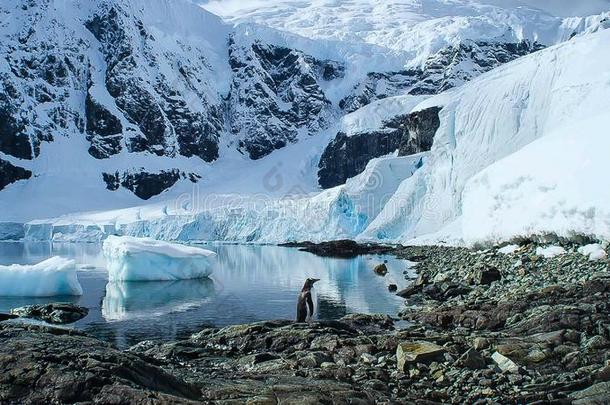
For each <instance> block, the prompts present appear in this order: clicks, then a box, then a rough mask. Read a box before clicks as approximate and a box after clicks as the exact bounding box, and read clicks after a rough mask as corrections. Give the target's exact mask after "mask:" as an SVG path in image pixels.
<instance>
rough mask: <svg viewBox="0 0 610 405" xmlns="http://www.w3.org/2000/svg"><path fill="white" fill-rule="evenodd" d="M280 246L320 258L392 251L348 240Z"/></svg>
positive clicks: (347, 257) (381, 246)
mask: <svg viewBox="0 0 610 405" xmlns="http://www.w3.org/2000/svg"><path fill="white" fill-rule="evenodd" d="M280 246H285V247H297V248H299V250H301V251H304V252H309V253H313V254H315V255H317V256H322V257H338V258H346V259H349V258H353V257H357V256H360V255H366V254H384V253H389V252H392V251H394V249H395V248H394V247H392V246H383V245H376V244H368V243H364V244H362V243H357V242H355V241H353V240H349V239H341V240H335V241H329V242H320V243H313V242H289V243H282V244H280Z"/></svg>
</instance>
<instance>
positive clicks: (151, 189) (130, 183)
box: [102, 169, 199, 200]
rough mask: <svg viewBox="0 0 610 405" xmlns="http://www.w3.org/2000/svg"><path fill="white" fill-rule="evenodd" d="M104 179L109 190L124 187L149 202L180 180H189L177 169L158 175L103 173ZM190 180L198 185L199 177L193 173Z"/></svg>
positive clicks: (146, 173) (143, 172) (189, 176)
mask: <svg viewBox="0 0 610 405" xmlns="http://www.w3.org/2000/svg"><path fill="white" fill-rule="evenodd" d="M102 177H103V179H104V182H105V183H106V188H107V189H108V190H111V191H115V190H118V189H119V186H122V187H124V188H126V189H128V190H130V191H132V192H133V193H134V194H135V195H137V196H138V197H140V198H141V199H143V200H148V199H149V198H151V197H154V196H156V195H159V194H161V193H162V192H163V191H165V190H167V189H169V188H170V187H172V186H173V185H174V184H176V182H177V181H178V180H180V179H185V178H187V175H186V174H185V173H182V172H180V170H177V169H172V170H162V171H160V172H158V173H148V172H145V171H143V169H142V171H140V172H124V173H119V172H116V173H103V174H102ZM188 179H189V180H190V181H192V182H193V183H196V182H197V181H198V179H199V177H198V176H197V175H194V174H192V173H191V174H189V175H188Z"/></svg>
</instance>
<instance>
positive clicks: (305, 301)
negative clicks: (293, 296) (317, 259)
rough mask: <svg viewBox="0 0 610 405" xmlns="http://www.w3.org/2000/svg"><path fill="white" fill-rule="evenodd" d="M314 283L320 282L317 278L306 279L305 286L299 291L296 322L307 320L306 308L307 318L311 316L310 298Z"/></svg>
mask: <svg viewBox="0 0 610 405" xmlns="http://www.w3.org/2000/svg"><path fill="white" fill-rule="evenodd" d="M316 281H320V279H318V278H308V279H307V280H305V285H303V289H301V293H300V294H299V300H298V302H297V322H305V320H306V319H307V307H309V317H310V318H311V317H312V316H313V309H314V308H313V299H312V298H311V289H312V288H313V284H314V283H315V282H316Z"/></svg>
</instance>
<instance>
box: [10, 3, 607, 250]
mask: <svg viewBox="0 0 610 405" xmlns="http://www.w3.org/2000/svg"><path fill="white" fill-rule="evenodd" d="M225 1H226V0H225ZM225 1H223V2H220V3H218V2H212V3H208V4H206V5H204V6H205V7H206V8H207V9H208V10H211V11H213V12H215V13H218V14H221V15H222V17H223V18H224V20H223V18H220V17H218V16H216V15H214V14H212V13H210V12H208V11H206V10H204V9H202V8H201V7H199V6H197V5H195V4H193V3H190V2H187V1H184V0H151V1H144V0H96V1H81V0H44V1H37V2H34V1H28V0H21V1H16V2H11V3H4V4H1V5H0V37H1V41H0V89H1V91H0V168H1V169H2V171H1V172H0V190H1V191H0V197H1V198H0V212H2V215H1V216H0V222H7V223H8V222H10V223H12V224H11V225H8V224H5V225H4V226H2V227H1V228H2V231H0V234H3V237H4V238H11V237H20V235H21V236H24V235H25V234H26V232H27V233H28V237H32V238H41V239H49V238H55V239H62V238H67V239H70V238H76V237H84V238H97V237H99V236H100V235H103V234H105V233H109V232H110V233H112V232H116V230H117V229H118V230H119V232H123V233H129V234H136V235H152V236H155V237H158V238H166V239H231V240H248V241H282V240H288V239H318V240H320V239H329V238H335V237H352V238H355V237H362V238H373V239H385V240H393V241H395V240H401V241H404V240H407V239H410V238H412V237H415V236H419V235H423V234H428V233H430V232H435V231H438V230H440V229H442V228H443V227H445V225H447V224H448V223H449V222H451V221H453V220H454V219H456V218H459V217H460V216H461V215H462V213H463V212H462V211H464V212H470V211H467V210H466V209H465V207H467V206H468V207H469V206H472V204H471V203H468V204H467V205H463V204H466V202H467V201H471V200H469V199H468V198H466V197H464V199H463V200H462V195H461V194H462V191H463V190H465V189H466V190H475V191H472V192H473V193H482V192H483V191H481V187H483V186H479V188H476V189H475V188H471V186H468V187H466V183H467V182H468V181H469V179H470V178H471V177H473V176H475V175H476V174H477V173H478V172H479V171H481V170H483V169H485V168H486V167H487V166H489V165H491V164H492V163H494V162H496V161H497V160H499V159H500V158H501V157H504V156H508V155H509V154H511V153H513V152H516V151H517V150H519V148H521V147H523V146H525V145H526V144H527V142H529V141H532V140H534V139H536V138H538V137H541V136H542V135H544V134H545V133H546V132H543V130H542V129H541V128H540V127H535V129H536V131H538V132H536V133H535V134H532V133H528V134H529V135H528V137H525V138H523V140H520V141H518V142H517V141H515V142H513V140H512V138H511V137H514V136H517V135H515V134H514V131H513V130H516V129H515V128H516V127H515V126H514V125H513V126H512V127H511V126H507V124H506V123H504V122H502V123H496V124H490V123H488V122H487V121H482V122H483V123H479V124H476V125H477V126H476V128H475V129H476V130H477V131H479V130H480V132H477V133H476V136H477V137H482V139H478V138H476V137H475V138H476V139H478V140H477V141H476V142H474V141H473V143H472V144H471V143H467V144H468V147H470V148H471V149H472V150H470V149H469V152H468V153H472V156H471V157H469V158H468V159H471V160H473V163H472V164H470V165H466V166H464V167H468V170H466V169H464V173H463V174H459V173H461V172H460V170H458V169H457V168H459V167H461V166H460V159H461V156H462V155H460V153H462V152H461V149H459V150H458V152H459V153H458V152H455V151H454V152H448V151H447V150H444V149H443V148H446V147H448V146H447V145H453V144H455V143H456V141H455V139H457V138H459V137H457V136H455V135H447V131H449V129H448V128H452V130H455V131H458V132H456V133H459V134H462V132H459V131H460V129H459V128H458V127H456V125H458V124H459V122H458V121H451V120H452V119H453V118H452V117H453V116H452V115H451V111H452V110H451V108H454V107H453V106H455V108H458V109H459V106H460V105H462V104H464V105H467V103H466V102H464V101H462V99H461V98H460V97H465V98H464V100H470V98H468V97H467V96H463V94H466V93H465V92H471V93H468V94H475V95H478V96H479V97H481V96H482V94H479V93H480V92H482V91H483V90H484V91H485V93H484V94H485V95H486V97H487V98H488V99H489V100H490V103H492V104H493V107H494V108H498V109H500V110H497V111H496V110H493V111H492V110H491V108H492V106H491V105H484V106H485V107H486V108H487V109H489V114H488V115H484V116H482V117H481V118H479V119H480V120H484V119H487V120H490V119H491V118H490V117H495V116H496V115H497V114H500V115H501V116H503V117H513V118H511V119H513V120H518V119H520V118H514V114H513V115H511V114H512V112H513V109H515V108H517V107H507V106H506V103H507V102H508V101H507V98H508V100H509V101H511V102H512V103H513V104H514V105H517V106H519V105H521V104H523V105H529V104H528V103H529V100H531V99H532V98H533V95H532V94H530V93H529V92H525V91H523V92H520V93H518V94H516V95H514V97H512V95H511V94H512V93H511V90H510V88H509V87H510V86H511V84H506V86H508V87H502V86H500V85H497V83H494V85H490V86H488V85H487V84H486V83H488V81H489V80H490V79H489V78H490V77H494V75H499V74H503V75H505V77H506V79H505V81H503V82H502V83H513V82H514V83H521V81H523V82H527V81H528V80H531V79H532V77H531V76H532V74H531V72H529V71H527V72H526V71H525V70H523V69H521V68H518V66H521V64H524V63H528V62H522V61H523V60H525V61H536V62H529V63H534V64H535V63H538V64H539V70H540V71H542V72H549V73H548V74H551V73H552V72H553V69H554V68H556V66H555V65H557V63H556V62H553V60H554V59H553V58H556V57H557V55H559V54H561V53H562V52H566V51H564V50H562V49H568V47H569V46H576V47H578V48H579V49H582V52H583V53H587V49H586V48H587V47H591V46H593V45H591V44H593V43H594V42H595V41H594V40H593V39H590V38H600V37H603V35H605V33H596V31H598V30H602V29H603V28H605V27H606V26H607V25H608V22H607V21H608V15H610V13H606V14H601V15H597V16H589V17H586V16H579V15H576V14H574V13H568V15H573V16H572V17H565V16H563V15H559V14H560V13H550V12H549V11H548V10H546V11H545V10H540V9H535V8H533V6H532V5H531V4H529V5H526V4H524V3H522V2H517V1H514V2H511V4H510V5H509V4H508V3H506V2H497V1H492V0H489V1H486V2H483V1H476V2H474V1H466V0H451V1H449V0H426V1H412V0H403V1H398V0H395V1H390V2H383V3H379V2H373V1H369V0H352V1H347V2H341V3H337V2H331V1H326V0H315V1H310V2H298V3H297V2H291V1H274V2H265V3H264V4H262V3H261V4H258V5H256V7H250V5H255V4H254V3H250V2H249V3H248V4H249V6H248V7H242V8H239V9H233V8H231V5H232V4H233V3H231V2H230V1H229V2H225ZM532 2H534V0H532V1H530V2H529V3H532ZM500 3H501V5H500ZM513 3H514V4H513ZM597 7H598V8H595V9H594V10H588V11H594V12H597V11H602V10H603V9H604V8H603V2H600V3H598V4H597ZM562 10H563V11H566V9H565V8H564V9H562ZM566 12H567V11H566ZM565 41H567V44H568V45H564V47H562V46H559V47H553V48H550V49H549V50H544V51H540V52H536V51H539V50H540V49H543V48H546V47H549V46H553V45H554V44H556V43H561V42H565ZM573 44H579V45H573ZM585 44H589V45H585ZM597 51H598V53H599V55H598V54H595V53H590V54H587V55H588V57H589V58H590V59H591V60H596V59H599V60H602V58H603V50H602V49H601V48H600V49H597ZM532 52H535V54H534V55H537V56H536V57H534V55H531V56H528V55H529V54H530V53H532ZM538 55H539V56H538ZM537 58H538V59H537ZM515 59H517V60H515ZM511 61H513V62H511ZM508 62H511V63H508ZM504 64H507V65H506V68H501V67H499V66H500V65H504ZM515 66H517V67H515ZM520 69H521V70H520ZM557 69H558V71H556V72H555V73H553V74H554V75H555V76H560V75H561V74H564V71H565V70H569V69H575V68H574V67H572V66H567V64H566V66H563V65H562V66H561V68H557ZM603 71H604V70H603V69H602V68H600V71H597V72H583V74H585V73H586V74H592V75H594V74H597V75H598V76H599V74H600V73H603ZM486 72H487V73H486ZM500 72H508V73H500ZM479 75H483V76H482V77H481V79H480V80H479V79H475V78H476V77H477V76H479ZM555 76H554V77H555ZM473 79H475V80H474V81H473V82H470V81H471V80H473ZM486 80H487V81H486ZM582 80H583V82H582V83H578V85H579V86H586V85H588V84H590V83H593V82H594V78H593V77H591V78H589V77H583V78H582ZM469 82H470V83H469ZM477 83H478V84H477ZM514 83H513V85H515V86H516V84H514ZM496 85H497V88H495V87H494V86H496ZM477 86H479V87H477ZM481 86H482V87H481ZM602 88H605V87H603V86H602ZM547 90H548V91H550V90H549V89H546V90H545V89H542V90H537V91H538V93H536V94H539V97H547V98H548V97H550V96H551V95H550V94H547V93H545V91H547ZM532 91H533V90H532ZM602 91H603V90H602ZM488 93H489V94H488ZM570 94H571V93H570ZM583 97H588V96H587V95H585V96H583ZM458 99H459V100H460V101H459V102H458V101H455V100H458ZM451 100H454V101H451ZM557 103H560V102H559V101H557ZM566 103H567V101H566ZM513 104H511V105H513ZM558 105H559V104H558ZM601 106H604V104H603V103H602V104H601ZM464 108H465V107H464ZM472 108H473V109H478V110H481V109H482V106H481V105H478V104H476V103H474V102H473V105H472ZM557 108H560V107H557ZM478 110H477V111H478ZM459 111H462V110H461V109H460V110H459ZM528 111H530V110H528ZM545 111H547V110H545V109H543V108H542V107H541V109H532V110H531V111H530V113H531V114H532V115H535V114H543V115H544V114H546V113H545ZM578 111H580V110H578ZM507 112H511V114H507ZM464 114H465V113H464ZM469 114H470V115H473V114H475V111H471V112H470V113H469ZM570 114H572V112H569V114H564V116H565V117H572V118H573V120H577V119H580V116H579V115H573V114H572V115H570ZM574 114H576V113H574ZM466 115H468V114H466ZM543 115H541V116H539V117H538V116H537V117H538V118H536V119H537V120H539V121H540V120H545V119H546V118H545V117H544V116H543ZM469 117H470V116H469ZM506 119H507V120H509V118H506ZM532 119H533V118H532ZM562 119H563V118H562ZM448 120H449V121H448ZM509 121H510V120H509ZM511 122H512V121H511ZM541 122H542V121H541ZM545 122H546V121H545ZM500 124H502V125H504V127H505V128H507V129H506V133H502V134H501V135H497V136H496V135H494V133H493V131H497V130H498V128H496V126H495V125H500ZM464 125H466V127H467V128H468V130H470V127H468V125H475V124H464ZM519 128H520V127H519ZM511 131H513V132H511ZM530 132H531V131H530ZM468 134H470V132H468ZM454 138H455V139H454ZM465 139H468V140H470V135H468V136H466V138H465ZM488 139H489V140H490V141H489V142H487V143H486V142H483V141H485V140H488ZM468 142H470V141H468ZM496 142H497V144H496ZM513 143H514V145H513ZM511 145H512V146H511ZM454 146H455V145H454ZM511 147H512V149H511ZM477 148H478V149H477ZM481 148H486V149H481ZM494 148H499V150H501V152H498V153H495V152H493V150H495V149H494ZM441 151H442V152H441ZM492 152H493V153H492ZM388 154H392V156H391V157H389V158H382V156H385V155H388ZM443 165H445V166H443ZM447 165H450V166H447ZM452 165H457V166H452ZM443 167H444V168H443ZM436 170H439V171H441V172H443V171H444V170H448V173H451V175H450V176H457V177H456V178H455V179H454V178H453V177H449V178H446V179H444V180H439V179H441V178H442V176H440V175H437V174H435V173H436ZM354 176H355V177H354ZM438 182H440V183H441V184H445V186H446V187H449V188H445V189H442V190H443V191H442V192H441V191H438V190H441V188H438V187H440V186H438V185H437V186H438V187H437V186H435V185H434V184H436V183H438ZM343 183H345V184H343ZM318 184H320V185H322V186H324V187H331V186H335V185H339V187H337V188H333V189H330V190H327V191H323V192H319V191H318V190H319V185H318ZM415 184H417V186H415ZM477 184H484V183H482V182H479V183H477ZM435 187H437V188H435ZM472 187H474V186H472ZM430 190H432V191H431V192H430V193H429V192H428V191H430ZM477 190H478V191H477ZM495 192H498V191H497V190H496V191H495ZM428 194H429V195H431V196H433V197H430V198H433V199H437V198H440V199H441V200H442V204H440V206H439V211H438V220H435V221H436V222H434V221H432V222H430V221H428V220H427V219H426V218H427V216H428V214H427V211H426V212H424V211H425V210H424V211H421V209H420V208H421V207H419V205H418V204H422V202H421V200H420V198H423V197H424V196H427V195H428ZM473 195H476V194H473ZM404 196H407V197H406V200H403V199H402V198H403V197H404ZM425 198H428V197H425ZM143 199H147V200H150V203H149V204H147V205H146V206H142V204H143V201H142V200H143ZM389 204H391V205H393V206H395V207H400V210H399V211H400V213H399V214H397V212H398V211H391V208H389ZM425 205H426V206H427V207H429V206H430V205H429V204H427V203H426V204H425ZM134 206H136V208H128V207H134ZM117 210H118V211H117ZM83 211H99V212H98V213H95V214H87V215H81V214H77V215H75V214H73V213H76V212H83ZM473 211H476V212H479V213H480V212H484V211H483V210H477V209H474V210H473ZM312 213H316V214H315V215H312ZM64 214H69V215H68V216H66V217H64V218H62V219H60V220H45V218H52V217H57V216H59V215H64ZM434 215H436V214H434ZM434 215H433V216H434ZM33 219H40V220H41V221H38V222H33V223H32V224H31V226H30V225H28V226H27V227H26V228H25V229H24V228H23V227H22V226H21V225H19V224H20V223H23V222H24V221H30V220H33ZM312 221H314V222H315V223H311V222H312ZM427 221H428V222H430V223H428V222H427ZM496 222H498V223H499V221H496ZM51 223H53V224H55V227H53V226H50V225H48V224H51ZM75 224H81V225H82V226H81V225H75ZM490 226H491V225H490ZM497 226H500V225H497ZM464 229H466V228H464ZM113 230H114V231H113ZM460 230H461V228H460ZM486 232H487V231H486ZM490 232H492V231H491V230H490V231H489V232H487V233H484V234H479V235H477V236H476V237H474V236H473V237H472V239H477V240H484V239H488V238H489V233H490ZM493 232H497V229H496V230H493ZM583 232H584V231H583ZM474 233H476V232H474V231H473V235H474ZM601 234H603V232H602V233H601ZM70 235H72V236H70ZM75 235H78V236H75ZM494 237H495V236H494ZM502 237H507V235H506V234H502ZM498 238H499V236H498Z"/></svg>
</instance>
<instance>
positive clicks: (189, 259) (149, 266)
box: [102, 235, 216, 282]
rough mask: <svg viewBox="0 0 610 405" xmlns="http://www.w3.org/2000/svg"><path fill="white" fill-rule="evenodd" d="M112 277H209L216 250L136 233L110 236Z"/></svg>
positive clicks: (106, 250) (108, 251)
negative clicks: (160, 239)
mask: <svg viewBox="0 0 610 405" xmlns="http://www.w3.org/2000/svg"><path fill="white" fill-rule="evenodd" d="M102 250H103V252H104V256H105V258H106V263H107V267H108V279H109V281H111V282H112V281H169V280H185V279H195V278H202V277H207V276H209V275H210V274H211V273H212V269H211V267H210V264H211V259H213V258H214V257H215V256H216V253H214V252H212V251H210V250H206V249H201V248H197V247H193V246H184V245H181V244H178V243H170V242H163V241H158V240H155V239H150V238H136V237H133V236H112V235H111V236H109V237H108V238H107V239H106V240H105V241H104V245H103V248H102Z"/></svg>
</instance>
